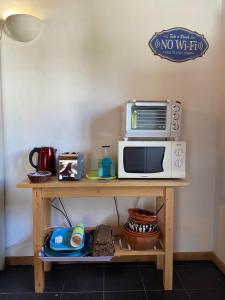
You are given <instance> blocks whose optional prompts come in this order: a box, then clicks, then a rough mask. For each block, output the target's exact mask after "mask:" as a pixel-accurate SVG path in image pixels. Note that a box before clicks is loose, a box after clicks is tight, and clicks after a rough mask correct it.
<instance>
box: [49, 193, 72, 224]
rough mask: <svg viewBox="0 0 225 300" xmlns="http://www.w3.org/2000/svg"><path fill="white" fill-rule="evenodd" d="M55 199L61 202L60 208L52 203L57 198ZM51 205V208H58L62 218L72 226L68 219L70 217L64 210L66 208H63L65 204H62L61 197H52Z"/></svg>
mask: <svg viewBox="0 0 225 300" xmlns="http://www.w3.org/2000/svg"><path fill="white" fill-rule="evenodd" d="M57 199H58V200H59V203H60V204H61V206H62V209H60V208H59V207H57V206H55V205H53V202H54V201H55V200H57ZM51 206H52V207H53V208H55V209H56V210H58V211H59V212H61V214H62V215H63V216H64V218H65V219H66V221H67V223H68V224H69V226H70V227H73V226H72V223H71V221H70V218H69V217H68V214H67V211H66V209H65V205H64V204H63V201H62V199H61V198H53V199H52V201H51Z"/></svg>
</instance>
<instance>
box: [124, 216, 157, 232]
mask: <svg viewBox="0 0 225 300" xmlns="http://www.w3.org/2000/svg"><path fill="white" fill-rule="evenodd" d="M127 223H128V226H129V228H130V229H131V230H133V231H137V232H151V231H154V230H155V229H156V228H157V222H151V223H148V224H139V223H136V222H134V221H133V220H132V219H131V218H128V220H127Z"/></svg>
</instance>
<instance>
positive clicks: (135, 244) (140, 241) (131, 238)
mask: <svg viewBox="0 0 225 300" xmlns="http://www.w3.org/2000/svg"><path fill="white" fill-rule="evenodd" d="M123 234H124V240H125V241H126V242H127V244H129V245H130V246H131V248H132V249H133V250H150V249H153V248H154V246H156V244H157V243H158V241H159V234H160V233H159V231H155V232H151V233H150V232H147V233H145V232H143V233H141V232H134V231H130V230H128V228H127V227H126V226H124V228H123Z"/></svg>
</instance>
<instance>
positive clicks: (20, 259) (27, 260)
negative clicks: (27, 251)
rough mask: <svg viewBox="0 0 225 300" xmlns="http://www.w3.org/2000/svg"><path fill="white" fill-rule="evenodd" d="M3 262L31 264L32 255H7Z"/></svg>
mask: <svg viewBox="0 0 225 300" xmlns="http://www.w3.org/2000/svg"><path fill="white" fill-rule="evenodd" d="M5 264H6V265H8V266H17V265H20V266H21V265H33V264H34V257H33V256H7V257H6V258H5Z"/></svg>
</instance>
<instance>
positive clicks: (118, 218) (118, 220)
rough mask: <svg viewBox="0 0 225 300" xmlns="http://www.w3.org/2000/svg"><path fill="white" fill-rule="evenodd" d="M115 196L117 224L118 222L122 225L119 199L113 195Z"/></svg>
mask: <svg viewBox="0 0 225 300" xmlns="http://www.w3.org/2000/svg"><path fill="white" fill-rule="evenodd" d="M113 198H114V203H115V207H116V214H117V224H118V226H120V215H119V209H118V199H117V197H113Z"/></svg>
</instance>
